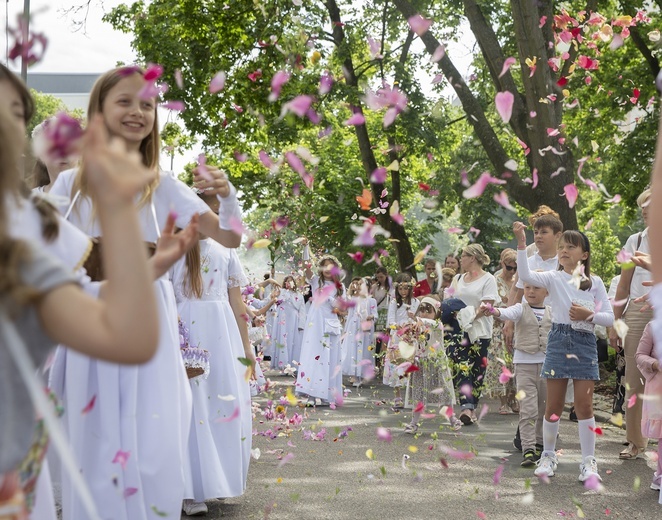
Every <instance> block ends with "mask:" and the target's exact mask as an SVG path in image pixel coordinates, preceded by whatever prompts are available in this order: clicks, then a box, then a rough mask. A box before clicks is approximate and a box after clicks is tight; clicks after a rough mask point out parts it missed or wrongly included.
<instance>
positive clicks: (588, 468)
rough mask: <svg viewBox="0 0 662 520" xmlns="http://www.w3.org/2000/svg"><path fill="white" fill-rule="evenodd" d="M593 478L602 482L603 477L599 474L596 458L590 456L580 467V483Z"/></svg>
mask: <svg viewBox="0 0 662 520" xmlns="http://www.w3.org/2000/svg"><path fill="white" fill-rule="evenodd" d="M591 477H596V478H597V479H598V480H599V481H600V482H602V477H601V476H600V475H599V473H598V463H597V461H596V460H595V457H591V456H590V455H589V456H588V457H586V458H585V459H584V462H583V463H581V464H580V465H579V481H580V482H586V481H587V480H588V479H589V478H591Z"/></svg>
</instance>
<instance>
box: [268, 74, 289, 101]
mask: <svg viewBox="0 0 662 520" xmlns="http://www.w3.org/2000/svg"><path fill="white" fill-rule="evenodd" d="M289 80H290V74H289V72H285V71H284V70H279V71H278V72H276V74H274V77H273V78H271V93H270V94H269V101H270V102H272V103H273V102H274V101H276V100H277V99H278V97H279V96H280V91H281V89H282V88H283V85H285V83H287V82H288V81H289Z"/></svg>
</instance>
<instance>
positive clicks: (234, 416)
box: [214, 405, 239, 423]
mask: <svg viewBox="0 0 662 520" xmlns="http://www.w3.org/2000/svg"><path fill="white" fill-rule="evenodd" d="M238 417H239V406H238V405H237V406H235V408H234V410H233V411H232V414H231V415H229V416H228V417H219V418H218V419H215V420H214V422H215V423H227V422H231V421H234V420H235V419H237V418H238Z"/></svg>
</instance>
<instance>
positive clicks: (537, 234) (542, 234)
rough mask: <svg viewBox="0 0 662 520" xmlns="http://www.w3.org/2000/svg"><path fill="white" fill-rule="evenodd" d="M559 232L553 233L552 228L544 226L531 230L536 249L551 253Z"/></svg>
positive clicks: (556, 242)
mask: <svg viewBox="0 0 662 520" xmlns="http://www.w3.org/2000/svg"><path fill="white" fill-rule="evenodd" d="M560 237H561V233H560V232H559V233H556V234H554V231H552V228H550V227H547V226H544V227H540V228H536V229H534V230H533V240H534V242H535V244H536V247H537V248H538V251H539V252H541V253H543V254H550V255H551V254H552V253H554V251H555V250H556V245H557V244H558V241H559V238H560Z"/></svg>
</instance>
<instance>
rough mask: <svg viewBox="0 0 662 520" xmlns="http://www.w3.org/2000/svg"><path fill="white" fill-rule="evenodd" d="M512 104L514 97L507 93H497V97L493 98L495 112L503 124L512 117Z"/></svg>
mask: <svg viewBox="0 0 662 520" xmlns="http://www.w3.org/2000/svg"><path fill="white" fill-rule="evenodd" d="M514 102H515V96H514V95H513V93H512V92H509V91H505V92H497V95H496V96H495V97H494V104H495V105H496V109H497V112H498V113H499V115H500V116H501V119H502V120H503V122H504V123H507V122H508V121H510V118H511V117H512V115H513V103H514Z"/></svg>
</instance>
